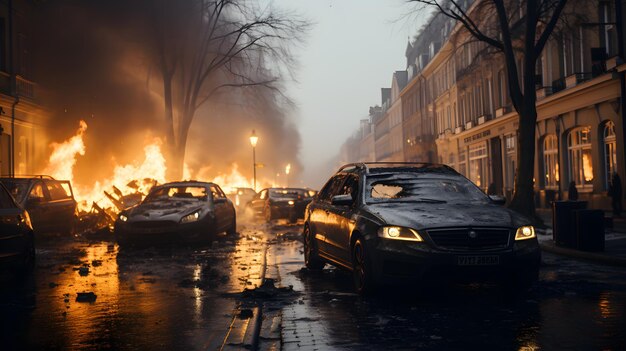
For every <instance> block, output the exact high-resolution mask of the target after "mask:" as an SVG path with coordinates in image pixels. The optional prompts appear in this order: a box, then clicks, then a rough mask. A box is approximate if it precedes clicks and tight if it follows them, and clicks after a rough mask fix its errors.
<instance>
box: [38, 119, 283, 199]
mask: <svg viewBox="0 0 626 351" xmlns="http://www.w3.org/2000/svg"><path fill="white" fill-rule="evenodd" d="M86 131H87V123H86V122H85V121H80V126H79V129H78V130H77V131H76V134H75V135H74V136H72V137H70V138H69V139H68V140H66V141H64V142H61V143H52V144H51V148H52V154H51V155H50V158H49V161H48V165H47V166H46V168H45V169H44V170H43V171H42V174H46V175H50V176H52V177H54V178H55V179H60V180H69V181H71V183H72V188H73V190H74V197H75V198H76V201H77V202H78V206H79V210H81V211H89V210H90V209H91V205H92V203H94V202H95V203H97V204H98V205H99V206H100V207H102V208H109V207H113V203H111V201H110V200H109V199H108V198H107V197H106V196H105V195H104V192H105V191H107V192H109V193H111V192H112V190H113V187H114V186H115V187H116V188H118V189H119V190H120V191H121V192H122V193H123V194H131V193H134V192H136V191H138V192H140V193H143V194H147V192H148V191H149V190H150V188H151V187H152V186H154V184H155V183H158V184H161V183H165V182H167V181H169V180H168V179H166V171H167V165H166V161H165V157H164V156H163V153H162V151H161V145H162V142H161V140H160V139H159V138H154V139H152V140H150V141H148V143H147V145H145V146H144V155H143V159H140V160H135V161H133V162H132V163H130V164H126V165H118V164H115V165H114V166H113V175H112V176H111V177H109V178H106V179H97V180H95V181H94V183H93V184H80V183H77V182H76V181H75V180H74V166H75V165H76V162H77V160H78V157H79V156H82V155H85V152H87V150H86V148H85V143H84V141H83V138H84V136H85V134H86ZM183 179H186V180H191V179H195V180H198V181H212V182H215V183H216V184H218V185H220V186H221V187H222V189H223V190H224V191H225V192H227V193H228V192H232V191H234V188H235V187H248V188H251V187H252V180H251V179H249V178H247V177H245V176H243V175H242V174H241V173H240V172H239V169H238V165H237V164H232V166H231V169H230V172H228V173H218V175H217V176H211V168H210V167H205V168H202V169H200V170H199V171H198V172H197V173H195V174H194V172H193V170H192V169H190V168H189V167H188V165H187V164H184V169H183ZM132 182H134V184H133V185H134V186H135V187H133V186H130V187H129V186H128V185H131V184H132ZM257 183H258V184H260V185H261V186H268V185H269V184H271V182H269V181H267V180H263V179H257Z"/></svg>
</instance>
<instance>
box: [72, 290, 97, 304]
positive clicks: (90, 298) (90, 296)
mask: <svg viewBox="0 0 626 351" xmlns="http://www.w3.org/2000/svg"><path fill="white" fill-rule="evenodd" d="M97 297H98V295H96V294H94V293H93V292H91V291H90V292H79V293H76V302H95V301H96V298H97Z"/></svg>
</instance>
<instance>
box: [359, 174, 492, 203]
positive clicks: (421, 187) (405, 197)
mask: <svg viewBox="0 0 626 351" xmlns="http://www.w3.org/2000/svg"><path fill="white" fill-rule="evenodd" d="M366 179H367V183H366V192H365V196H366V202H368V203H384V202H428V203H446V202H448V203H471V204H476V203H477V202H478V203H487V202H488V201H489V198H488V197H487V196H486V195H485V194H484V193H483V192H482V191H481V190H480V189H479V188H477V187H476V186H475V185H474V184H473V183H472V182H470V181H469V180H467V179H465V178H463V177H460V176H439V175H431V174H424V173H415V172H404V173H387V174H379V175H369V176H368V177H367V178H366Z"/></svg>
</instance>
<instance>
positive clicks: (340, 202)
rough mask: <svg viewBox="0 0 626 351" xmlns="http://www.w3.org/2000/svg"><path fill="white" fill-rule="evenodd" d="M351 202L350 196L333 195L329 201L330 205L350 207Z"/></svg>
mask: <svg viewBox="0 0 626 351" xmlns="http://www.w3.org/2000/svg"><path fill="white" fill-rule="evenodd" d="M353 202H354V200H352V195H335V196H333V198H332V199H331V200H330V203H331V204H333V205H335V206H350V205H352V203H353Z"/></svg>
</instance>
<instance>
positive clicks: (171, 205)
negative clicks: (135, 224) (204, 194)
mask: <svg viewBox="0 0 626 351" xmlns="http://www.w3.org/2000/svg"><path fill="white" fill-rule="evenodd" d="M202 207H203V204H200V203H198V202H189V201H171V200H164V201H152V202H149V203H144V204H140V205H138V206H135V207H133V208H131V209H130V210H128V212H127V215H128V218H129V220H134V221H141V220H179V219H181V218H182V217H183V216H186V215H188V214H190V213H192V212H194V211H196V210H199V209H201V208H202Z"/></svg>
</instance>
